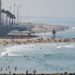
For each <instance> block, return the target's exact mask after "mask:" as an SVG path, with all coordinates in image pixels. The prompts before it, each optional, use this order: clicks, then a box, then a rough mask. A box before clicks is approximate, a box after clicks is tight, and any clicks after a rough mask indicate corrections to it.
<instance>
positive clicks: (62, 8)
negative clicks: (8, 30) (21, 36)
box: [2, 0, 75, 18]
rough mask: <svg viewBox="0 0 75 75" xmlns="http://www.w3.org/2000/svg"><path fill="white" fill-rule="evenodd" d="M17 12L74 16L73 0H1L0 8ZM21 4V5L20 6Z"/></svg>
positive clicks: (22, 14) (58, 16)
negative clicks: (0, 6)
mask: <svg viewBox="0 0 75 75" xmlns="http://www.w3.org/2000/svg"><path fill="white" fill-rule="evenodd" d="M14 3H15V4H16V6H15V13H17V7H18V6H19V11H20V12H19V14H20V16H21V17H25V16H36V17H41V16H42V17H54V18H75V0H2V8H4V9H6V10H9V8H10V6H11V9H12V10H11V12H13V11H14ZM20 5H21V7H20Z"/></svg>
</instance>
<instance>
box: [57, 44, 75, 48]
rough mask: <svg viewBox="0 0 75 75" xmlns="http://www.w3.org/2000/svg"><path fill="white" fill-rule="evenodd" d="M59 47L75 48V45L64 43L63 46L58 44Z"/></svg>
mask: <svg viewBox="0 0 75 75" xmlns="http://www.w3.org/2000/svg"><path fill="white" fill-rule="evenodd" d="M57 48H74V45H62V46H57Z"/></svg>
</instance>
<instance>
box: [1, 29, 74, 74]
mask: <svg viewBox="0 0 75 75" xmlns="http://www.w3.org/2000/svg"><path fill="white" fill-rule="evenodd" d="M67 32H70V34H71V35H69V34H67ZM74 32H75V30H74V29H73V30H72V29H71V30H67V31H64V33H63V32H61V34H64V37H65V36H69V37H73V38H74V37H75V35H74ZM59 34H60V33H59ZM8 67H9V69H7V68H8ZM15 67H17V71H16V73H17V72H18V73H25V72H26V70H28V71H29V72H30V73H32V72H33V70H34V69H35V70H36V73H57V72H59V73H61V72H72V73H73V72H75V43H73V42H68V43H48V44H47V43H46V44H21V45H13V46H11V45H10V46H2V45H0V73H9V71H10V70H11V72H12V73H14V72H15ZM1 68H2V71H1Z"/></svg>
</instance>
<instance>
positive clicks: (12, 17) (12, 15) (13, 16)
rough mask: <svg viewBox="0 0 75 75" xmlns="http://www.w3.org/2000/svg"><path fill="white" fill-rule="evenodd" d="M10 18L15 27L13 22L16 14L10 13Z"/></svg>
mask: <svg viewBox="0 0 75 75" xmlns="http://www.w3.org/2000/svg"><path fill="white" fill-rule="evenodd" d="M10 18H11V19H12V25H13V24H14V23H13V20H14V19H15V18H16V17H15V15H14V14H12V13H10Z"/></svg>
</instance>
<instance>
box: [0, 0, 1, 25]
mask: <svg viewBox="0 0 75 75" xmlns="http://www.w3.org/2000/svg"><path fill="white" fill-rule="evenodd" d="M0 25H1V0H0Z"/></svg>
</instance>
